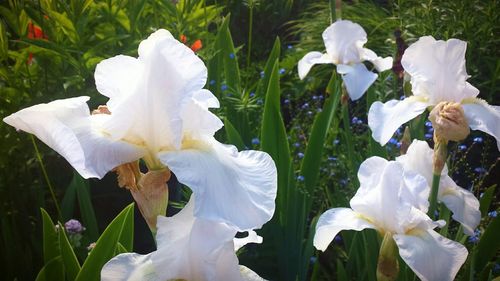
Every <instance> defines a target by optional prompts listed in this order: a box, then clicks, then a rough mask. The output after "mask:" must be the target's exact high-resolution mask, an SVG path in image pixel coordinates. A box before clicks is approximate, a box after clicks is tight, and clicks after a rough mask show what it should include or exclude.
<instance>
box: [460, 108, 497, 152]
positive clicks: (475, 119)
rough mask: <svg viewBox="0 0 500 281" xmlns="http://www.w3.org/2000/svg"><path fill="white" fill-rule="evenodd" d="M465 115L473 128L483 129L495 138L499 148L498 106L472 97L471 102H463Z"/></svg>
mask: <svg viewBox="0 0 500 281" xmlns="http://www.w3.org/2000/svg"><path fill="white" fill-rule="evenodd" d="M462 106H463V108H464V113H465V117H466V118H467V121H468V122H469V126H470V127H471V128H472V129H473V130H480V131H483V132H485V133H487V134H489V135H491V136H493V137H495V139H496V140H497V148H498V150H500V106H493V105H489V104H488V103H486V102H485V101H484V100H480V99H474V100H473V102H468V103H464V104H463V105H462Z"/></svg>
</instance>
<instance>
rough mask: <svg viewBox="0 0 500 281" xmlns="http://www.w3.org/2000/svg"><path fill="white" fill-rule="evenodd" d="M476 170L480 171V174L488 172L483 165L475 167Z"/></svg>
mask: <svg viewBox="0 0 500 281" xmlns="http://www.w3.org/2000/svg"><path fill="white" fill-rule="evenodd" d="M474 172H476V173H478V174H484V173H486V172H487V170H486V169H485V168H483V167H477V168H475V169H474Z"/></svg>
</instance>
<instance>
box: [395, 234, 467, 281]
mask: <svg viewBox="0 0 500 281" xmlns="http://www.w3.org/2000/svg"><path fill="white" fill-rule="evenodd" d="M412 234H413V235H403V234H396V235H394V236H393V238H394V241H396V244H397V245H398V248H399V255H400V256H401V258H402V259H403V260H404V261H405V262H406V264H408V266H409V267H410V268H411V269H412V270H413V272H415V274H416V275H417V276H418V277H419V278H420V279H421V280H423V281H433V280H440V281H447V280H449V281H451V280H453V279H454V278H455V275H456V274H457V272H458V270H459V269H460V267H461V266H462V264H463V263H464V262H465V260H466V259H467V254H468V252H467V249H466V248H465V247H464V246H463V245H462V244H460V243H457V242H455V241H452V240H450V239H448V238H445V237H443V236H441V235H439V234H438V233H437V232H435V231H434V230H428V231H419V232H416V233H412Z"/></svg>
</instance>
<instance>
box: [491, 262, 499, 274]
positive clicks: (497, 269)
mask: <svg viewBox="0 0 500 281" xmlns="http://www.w3.org/2000/svg"><path fill="white" fill-rule="evenodd" d="M498 272H500V264H499V263H495V265H494V266H493V273H494V274H497V273H498Z"/></svg>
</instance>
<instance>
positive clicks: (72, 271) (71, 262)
mask: <svg viewBox="0 0 500 281" xmlns="http://www.w3.org/2000/svg"><path fill="white" fill-rule="evenodd" d="M59 229H60V230H61V231H59V232H58V233H59V245H60V247H61V256H62V261H63V265H64V269H65V271H66V277H67V280H75V278H76V276H77V275H78V272H80V268H81V267H80V263H79V262H78V259H77V258H76V255H75V252H74V251H73V248H72V247H71V244H70V243H69V240H68V237H67V236H66V231H63V230H64V226H63V225H62V224H61V223H59Z"/></svg>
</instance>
